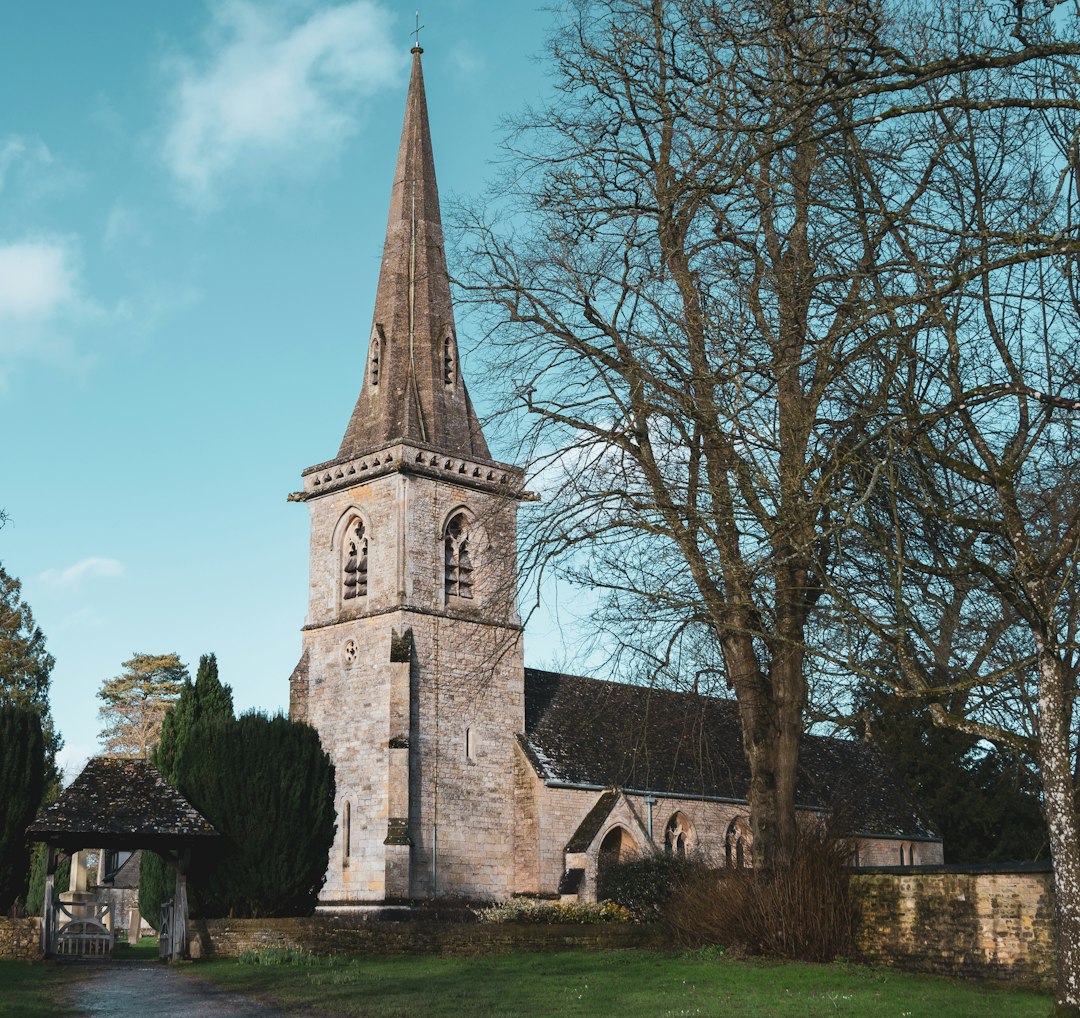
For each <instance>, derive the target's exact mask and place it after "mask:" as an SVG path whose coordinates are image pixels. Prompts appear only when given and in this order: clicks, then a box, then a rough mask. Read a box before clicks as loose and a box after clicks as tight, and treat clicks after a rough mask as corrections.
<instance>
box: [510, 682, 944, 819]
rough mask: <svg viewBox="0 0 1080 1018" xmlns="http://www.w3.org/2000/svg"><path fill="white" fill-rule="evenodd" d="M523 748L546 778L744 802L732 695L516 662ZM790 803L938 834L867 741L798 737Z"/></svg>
mask: <svg viewBox="0 0 1080 1018" xmlns="http://www.w3.org/2000/svg"><path fill="white" fill-rule="evenodd" d="M523 742H524V748H525V751H526V753H527V754H528V755H529V757H530V758H531V760H532V763H533V766H534V767H535V768H536V772H537V774H538V775H539V776H540V777H541V778H543V779H544V780H545V781H546V782H548V783H552V784H557V785H568V786H571V787H582V788H592V789H610V788H622V789H625V790H626V791H631V792H653V793H655V794H657V795H667V796H671V797H674V798H679V797H683V798H704V799H718V800H722V801H730V802H739V803H744V802H746V795H747V789H748V788H749V786H750V770H749V767H748V765H747V763H746V758H745V756H744V755H743V750H742V734H741V730H740V725H739V716H738V708H737V705H736V703H735V701H734V700H724V699H720V698H719V697H713V696H703V695H699V694H697V693H680V692H675V691H672V690H664V689H654V688H651V687H648V686H632V685H627V684H625V683H618V682H603V681H600V680H598V679H588V678H583V677H581V676H576V675H563V674H561V673H558V672H548V671H541V670H540V669H536V668H526V669H525V737H524V740H523ZM796 804H797V805H799V806H801V807H803V808H809V809H830V810H837V811H840V812H841V813H842V815H843V816H844V817H845V818H849V825H850V826H851V827H852V828H854V829H853V830H851V833H852V834H853V835H870V836H876V837H903V838H915V839H919V838H922V839H932V840H937V839H938V835H937V834H936V832H935V831H934V830H933V829H932V827H931V826H930V825H929V823H928V822H927V821H926V819H925V818H924V817H923V816H922V814H921V813H920V811H919V809H918V807H917V806H916V805H915V803H914V802H913V801H912V799H911V796H910V794H909V793H908V792H907V790H906V789H905V788H904V787H903V785H902V784H901V782H900V781H899V780H898V779H897V778H896V776H895V775H894V774H893V773H892V771H891V769H890V767H889V765H888V762H887V761H886V759H885V758H884V757H883V756H882V754H881V753H880V752H878V750H877V749H875V748H874V747H873V746H872V745H870V744H868V743H863V742H852V741H850V740H846V739H832V738H825V737H822V736H814V735H807V736H804V737H803V742H802V750H801V753H800V760H799V776H798V785H797V788H796Z"/></svg>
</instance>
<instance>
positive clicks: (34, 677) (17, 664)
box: [0, 519, 64, 791]
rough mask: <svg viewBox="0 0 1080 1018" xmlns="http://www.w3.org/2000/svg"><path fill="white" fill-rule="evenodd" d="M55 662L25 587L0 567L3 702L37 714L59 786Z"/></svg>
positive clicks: (53, 779) (0, 692) (50, 771)
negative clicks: (52, 688)
mask: <svg viewBox="0 0 1080 1018" xmlns="http://www.w3.org/2000/svg"><path fill="white" fill-rule="evenodd" d="M0 524H2V519H0ZM55 663H56V659H55V658H54V657H53V656H52V654H50V653H49V652H48V651H47V650H46V649H45V634H44V633H42V631H41V627H40V626H38V625H37V623H36V622H35V621H34V616H33V613H32V612H31V611H30V605H28V604H27V603H26V602H25V601H24V600H23V599H22V584H21V583H20V582H19V581H18V580H17V579H15V577H14V576H11V575H10V574H9V573H8V572H6V571H5V569H4V567H3V566H2V565H0V701H3V702H6V703H13V704H15V705H17V706H21V707H29V708H31V709H33V710H35V711H36V712H37V714H38V715H39V717H40V718H41V729H42V732H43V733H44V737H45V754H46V768H47V772H48V774H47V779H48V780H49V782H50V783H51V784H56V785H59V775H58V773H57V772H56V754H57V752H59V750H60V749H61V747H62V746H63V745H64V740H63V739H62V738H61V737H60V735H59V734H58V733H57V731H56V728H55V727H54V725H53V719H52V713H51V711H50V709H49V684H50V681H51V676H52V669H53V665H54V664H55ZM56 791H59V788H57V789H56Z"/></svg>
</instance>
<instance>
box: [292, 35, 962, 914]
mask: <svg viewBox="0 0 1080 1018" xmlns="http://www.w3.org/2000/svg"><path fill="white" fill-rule="evenodd" d="M421 52H422V50H421V49H420V48H419V47H415V48H414V49H413V50H412V55H413V60H412V76H411V80H410V83H409V93H408V98H407V100H406V105H405V123H404V128H403V130H402V135H401V144H400V148H399V151H398V159H397V169H396V172H395V175H394V182H393V187H392V190H391V194H390V216H389V222H388V224H387V230H386V242H385V247H384V249H383V259H382V267H381V271H380V275H379V284H378V291H377V293H376V297H375V313H374V317H373V322H372V326H371V336H370V339H369V341H368V347H367V356H366V359H365V361H364V368H363V382H362V386H361V389H360V394H359V398H358V399H357V402H356V406H355V408H354V409H353V412H352V417H351V418H350V420H349V423H348V427H347V428H346V430H345V435H344V438H343V439H342V441H341V446H340V448H339V449H338V452H337V455H336V456H335V457H334V458H333V459H331V460H329V461H327V462H324V463H320V464H318V465H317V466H313V467H310V468H309V469H307V470H306V471H304V474H303V490H302V491H300V492H297V493H295V494H293V495H291V496H290V498H291V499H293V500H295V501H302V502H305V503H307V505H308V507H309V509H310V510H311V564H310V582H309V608H308V614H307V618H306V620H305V625H304V627H303V654H302V656H301V658H300V662H299V663H298V665H297V667H296V669H295V671H294V672H293V675H292V678H291V680H290V682H291V689H290V708H289V711H290V715H291V717H293V718H295V719H301V720H306V721H308V722H309V723H310V724H312V725H313V726H314V727H315V728H316V729H317V730H318V731H319V734H320V736H321V738H322V742H323V745H324V746H325V747H326V749H327V751H328V752H329V754H330V756H331V757H332V759H333V761H334V765H335V767H336V771H337V810H338V826H337V836H336V841H335V844H334V847H333V849H332V852H331V857H330V866H329V872H328V873H327V878H326V883H325V885H324V887H323V891H322V900H323V901H324V902H325V903H326V904H328V905H342V904H346V903H353V904H364V903H372V904H375V903H381V902H389V901H401V900H404V899H416V898H427V897H431V896H435V895H454V896H467V897H471V898H479V899H498V898H507V897H509V896H511V895H513V894H523V893H527V894H541V895H555V894H569V895H577V896H579V897H581V898H584V899H589V898H592V897H594V896H595V893H596V873H597V869H598V867H600V866H602V865H603V864H604V862H605V861H606V860H608V859H612V858H618V857H620V856H626V855H627V854H628V853H632V852H646V851H647V852H668V853H671V854H678V855H685V854H694V853H696V854H699V855H701V856H703V857H704V858H706V859H708V860H709V861H710V862H712V863H713V864H714V865H718V866H719V865H733V866H737V865H741V864H743V862H744V861H748V860H749V849H750V843H749V838H750V830H749V825H748V816H747V812H748V811H747V804H746V789H747V787H748V784H749V780H748V772H747V766H746V762H745V760H744V758H743V754H742V750H741V744H740V736H739V726H738V718H737V714H736V711H735V708H734V704H733V703H732V702H730V701H727V700H721V699H716V698H713V697H707V696H699V695H697V694H689V693H675V692H670V691H662V690H656V689H651V688H646V687H641V686H631V685H624V684H619V683H614V682H603V681H598V680H595V679H589V678H581V677H577V676H571V675H563V674H556V673H553V672H547V671H540V670H537V669H532V668H526V667H525V666H524V660H523V648H522V644H523V637H524V634H523V631H522V625H521V621H520V619H519V617H518V615H517V612H516V609H515V589H516V580H517V575H516V559H515V556H516V514H517V509H518V505H519V503H520V501H521V500H522V499H524V498H526V497H527V493H526V492H525V490H524V487H523V484H524V476H523V472H522V470H521V469H520V468H518V467H515V466H512V465H509V464H506V463H499V462H497V461H496V460H494V459H493V458H492V456H491V453H490V451H489V449H488V446H487V442H486V441H485V439H484V434H483V431H482V429H481V427H480V422H479V420H478V419H477V416H476V413H475V411H474V409H473V405H472V402H471V401H470V399H469V394H468V391H467V389H466V387H465V380H464V379H463V378H462V374H461V365H460V361H459V357H458V339H457V334H456V332H455V327H454V313H453V308H452V305H451V299H450V286H449V281H448V277H447V269H446V256H445V252H444V246H443V235H442V226H441V220H440V212H439V195H438V190H437V188H436V184H435V164H434V159H433V156H432V149H431V137H430V133H429V128H428V117H427V106H426V101H425V96H424V80H423V73H422V70H421V62H420V54H421ZM358 353H359V351H358ZM803 757H804V759H803V763H802V776H801V779H800V786H799V806H800V809H803V810H805V811H807V812H809V813H821V812H823V811H825V810H827V809H829V808H832V807H836V806H842V807H843V808H844V809H845V810H846V811H847V814H846V815H849V816H852V817H855V818H857V822H856V824H855V830H854V833H855V835H856V836H857V839H858V845H859V857H860V858H859V861H860V862H862V863H863V864H864V865H865V864H869V865H879V864H889V865H919V864H925V863H932V862H940V861H941V859H942V846H941V840H940V838H939V837H938V836H937V835H936V834H935V833H934V831H933V830H931V829H930V828H929V827H928V825H927V824H926V822H925V820H923V819H922V817H921V816H920V814H919V811H918V809H917V808H916V807H915V805H914V804H913V803H912V802H911V801H910V800H909V799H908V797H907V796H906V794H905V792H904V791H903V789H901V788H900V787H899V786H898V785H897V784H896V782H895V781H894V780H892V779H891V777H890V775H889V772H888V768H887V766H886V764H885V762H884V761H883V760H882V758H881V757H880V755H879V754H878V753H877V752H876V751H875V750H873V748H872V747H870V746H867V745H863V744H858V743H853V742H846V741H842V740H835V739H824V738H814V737H808V738H807V739H806V745H805V749H804V752H803Z"/></svg>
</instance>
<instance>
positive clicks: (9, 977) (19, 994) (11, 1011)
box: [0, 959, 79, 1018]
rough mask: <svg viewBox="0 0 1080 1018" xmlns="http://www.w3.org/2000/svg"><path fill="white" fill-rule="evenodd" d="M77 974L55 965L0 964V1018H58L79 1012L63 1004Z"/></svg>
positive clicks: (35, 963) (65, 966) (70, 967)
mask: <svg viewBox="0 0 1080 1018" xmlns="http://www.w3.org/2000/svg"><path fill="white" fill-rule="evenodd" d="M78 977H79V973H78V972H77V971H76V970H75V969H73V968H72V966H70V965H57V964H56V963H55V962H43V961H37V962H27V961H10V960H8V959H3V960H0V1018H60V1016H62V1015H75V1014H78V1013H79V1012H78V1011H76V1010H75V1009H74V1008H72V1007H70V1006H69V1005H67V1004H66V1003H64V993H65V990H66V988H67V986H68V984H69V983H71V982H72V981H73V980H75V979H78Z"/></svg>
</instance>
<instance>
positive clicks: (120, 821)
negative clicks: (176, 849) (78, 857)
mask: <svg viewBox="0 0 1080 1018" xmlns="http://www.w3.org/2000/svg"><path fill="white" fill-rule="evenodd" d="M26 833H27V836H28V837H29V838H30V840H32V841H47V842H50V843H51V844H57V845H71V846H75V847H79V848H111V847H114V846H120V847H125V848H157V847H160V846H162V845H164V844H166V843H167V844H170V845H183V844H189V845H190V844H191V843H192V842H195V841H199V840H200V839H203V838H206V837H216V836H217V831H215V830H214V828H213V827H212V826H211V825H210V823H209V822H208V821H207V820H206V819H205V818H204V817H203V816H202V815H201V814H200V813H199V812H198V811H197V810H196V809H195V808H194V807H193V806H192V805H191V803H189V802H188V801H187V799H185V798H184V797H183V796H182V795H181V794H180V793H179V792H178V791H176V789H175V788H173V787H172V786H170V785H169V783H168V782H167V781H166V780H165V779H164V778H163V777H162V776H161V773H160V772H159V771H158V769H157V768H156V767H155V766H154V765H153V764H152V763H150V761H149V760H138V759H133V758H131V757H117V756H98V757H94V758H93V759H92V760H90V761H89V763H87V765H86V766H85V767H84V768H83V771H82V773H81V774H80V775H79V776H78V777H77V778H76V779H75V780H74V781H73V782H72V783H71V784H70V785H68V787H67V788H65V789H64V791H63V793H61V795H60V798H59V799H58V800H57V801H56V802H54V803H53V804H52V805H51V806H49V807H47V808H46V809H45V810H44V811H43V812H42V813H41V814H40V815H39V816H38V818H37V819H36V820H35V821H34V822H33V823H32V824H31V825H30V826H29V827H28V828H27V829H26Z"/></svg>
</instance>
